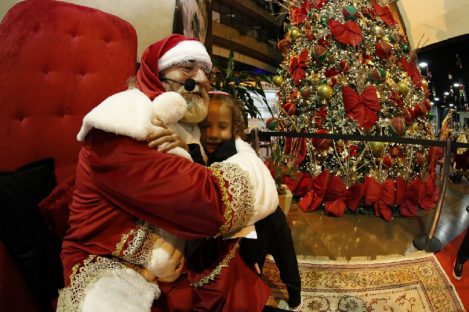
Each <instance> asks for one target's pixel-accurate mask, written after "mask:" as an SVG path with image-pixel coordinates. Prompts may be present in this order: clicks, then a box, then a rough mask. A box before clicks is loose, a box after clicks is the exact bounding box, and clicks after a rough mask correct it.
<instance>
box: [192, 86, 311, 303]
mask: <svg viewBox="0 0 469 312" xmlns="http://www.w3.org/2000/svg"><path fill="white" fill-rule="evenodd" d="M199 127H200V130H201V142H202V146H203V148H204V150H205V153H206V155H207V165H211V164H212V163H214V162H219V161H223V160H225V159H226V158H228V157H230V156H232V155H234V154H236V153H237V150H236V140H237V139H241V138H243V137H244V128H245V127H244V119H243V116H242V112H241V107H240V105H239V103H237V102H235V101H234V100H233V99H232V98H231V97H230V95H229V94H228V93H225V92H211V93H210V102H209V108H208V115H207V117H206V118H205V120H204V121H202V122H201V123H200V124H199ZM255 228H256V232H257V239H248V238H244V239H242V240H241V244H240V253H241V257H242V258H243V260H244V261H245V262H246V263H247V265H248V266H250V267H251V268H255V270H256V271H257V272H258V274H261V272H262V267H263V265H264V261H265V257H266V256H267V254H271V255H272V256H273V258H274V260H275V263H276V265H277V267H278V269H279V271H280V278H281V280H282V281H283V282H284V283H285V284H286V286H287V290H288V296H289V298H288V306H279V307H281V308H283V309H285V310H288V311H300V310H301V306H302V301H301V295H300V293H301V279H300V274H299V271H298V262H297V259H296V253H295V249H294V246H293V240H292V236H291V231H290V228H289V227H288V224H287V220H286V217H285V214H284V213H283V211H282V210H281V209H280V208H279V207H278V208H277V210H276V211H275V212H274V213H273V214H271V215H269V216H268V217H266V218H265V219H262V220H260V221H258V222H257V223H256V224H255Z"/></svg>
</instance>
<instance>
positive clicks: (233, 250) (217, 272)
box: [190, 241, 239, 287]
mask: <svg viewBox="0 0 469 312" xmlns="http://www.w3.org/2000/svg"><path fill="white" fill-rule="evenodd" d="M238 248H239V241H237V242H236V244H235V245H234V246H233V248H231V250H230V251H229V252H228V253H227V255H226V256H225V258H223V260H222V261H221V262H220V263H219V264H218V265H217V266H216V267H215V268H214V269H213V270H212V271H211V272H210V273H209V274H208V275H207V276H205V277H203V278H201V279H200V280H198V281H197V282H192V283H190V285H191V286H193V287H200V286H203V285H205V284H208V283H210V282H211V281H213V280H215V278H216V277H217V276H218V275H220V273H221V270H222V269H223V268H227V267H228V265H229V263H230V261H231V259H233V258H234V257H235V255H236V251H237V250H238Z"/></svg>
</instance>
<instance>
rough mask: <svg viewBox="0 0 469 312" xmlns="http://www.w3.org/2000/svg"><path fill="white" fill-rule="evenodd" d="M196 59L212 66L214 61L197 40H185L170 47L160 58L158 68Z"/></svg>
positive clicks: (161, 68) (161, 69) (165, 67)
mask: <svg viewBox="0 0 469 312" xmlns="http://www.w3.org/2000/svg"><path fill="white" fill-rule="evenodd" d="M189 60H196V61H197V62H201V63H203V64H205V65H206V66H207V67H209V69H211V68H212V61H211V59H210V55H208V53H207V50H206V49H205V46H204V45H203V44H202V43H201V42H199V41H196V40H185V41H181V42H179V43H178V44H176V45H175V46H174V47H172V48H171V49H169V50H168V51H167V52H166V53H165V54H164V55H163V56H162V57H161V58H160V59H159V60H158V70H159V71H163V70H165V69H167V68H169V67H171V66H173V65H175V64H178V63H181V62H183V61H189Z"/></svg>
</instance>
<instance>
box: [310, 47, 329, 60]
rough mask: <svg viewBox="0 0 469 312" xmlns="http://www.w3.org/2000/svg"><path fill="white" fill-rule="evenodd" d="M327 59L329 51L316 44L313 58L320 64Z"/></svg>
mask: <svg viewBox="0 0 469 312" xmlns="http://www.w3.org/2000/svg"><path fill="white" fill-rule="evenodd" d="M326 57H327V49H326V48H325V47H324V46H322V45H320V44H315V45H313V49H312V50H311V58H312V59H314V60H316V61H318V62H323V61H324V60H326Z"/></svg>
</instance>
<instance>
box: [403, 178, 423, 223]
mask: <svg viewBox="0 0 469 312" xmlns="http://www.w3.org/2000/svg"><path fill="white" fill-rule="evenodd" d="M421 185H422V180H421V179H420V178H415V179H414V180H412V181H411V182H410V183H409V185H407V187H406V196H405V200H404V201H403V203H402V204H401V205H400V206H399V213H400V214H401V215H402V216H404V217H413V216H416V215H417V208H418V205H419V193H420V189H421Z"/></svg>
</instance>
